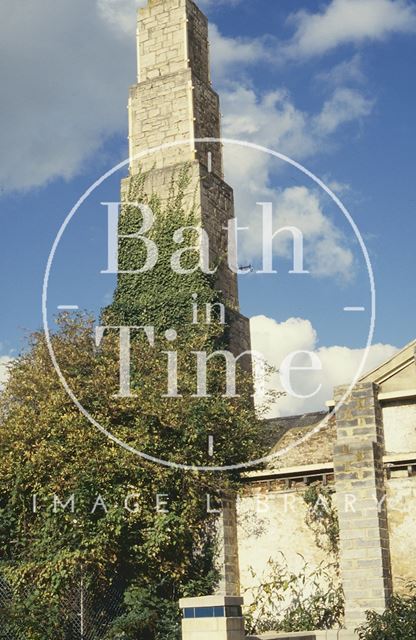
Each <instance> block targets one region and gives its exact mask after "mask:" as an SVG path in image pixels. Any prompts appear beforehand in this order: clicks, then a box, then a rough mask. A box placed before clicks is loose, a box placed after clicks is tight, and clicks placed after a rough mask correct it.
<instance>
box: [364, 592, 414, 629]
mask: <svg viewBox="0 0 416 640" xmlns="http://www.w3.org/2000/svg"><path fill="white" fill-rule="evenodd" d="M407 592H408V593H407V594H405V595H394V596H393V598H392V601H391V603H390V606H389V607H388V608H387V609H386V611H385V612H384V613H382V614H379V613H376V612H374V611H368V612H367V621H366V623H365V624H364V625H362V626H361V627H360V628H359V629H358V637H359V638H360V640H415V639H416V583H414V582H412V583H409V584H408V585H407Z"/></svg>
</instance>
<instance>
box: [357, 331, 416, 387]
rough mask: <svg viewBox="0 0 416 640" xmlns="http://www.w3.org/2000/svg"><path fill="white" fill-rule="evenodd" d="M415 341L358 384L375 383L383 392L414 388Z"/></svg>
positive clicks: (415, 378)
mask: <svg viewBox="0 0 416 640" xmlns="http://www.w3.org/2000/svg"><path fill="white" fill-rule="evenodd" d="M415 351H416V340H412V342H409V344H407V345H406V346H405V347H404V348H403V349H401V350H400V351H399V352H398V353H396V354H395V355H394V356H393V357H392V358H389V360H386V362H383V363H382V364H381V365H379V366H378V367H376V368H375V369H373V370H372V371H370V372H369V373H366V374H365V375H364V376H362V378H360V382H375V383H376V384H378V385H380V386H381V387H382V390H383V391H390V390H391V391H393V390H396V391H397V390H400V391H402V390H404V389H409V388H416V366H415Z"/></svg>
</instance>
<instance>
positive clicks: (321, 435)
mask: <svg viewBox="0 0 416 640" xmlns="http://www.w3.org/2000/svg"><path fill="white" fill-rule="evenodd" d="M327 417H328V412H327V411H318V412H315V413H305V414H303V415H300V416H289V417H286V418H274V419H272V420H265V421H264V423H263V425H262V430H263V437H264V444H265V445H268V447H267V448H268V450H269V452H270V453H274V452H278V451H281V450H284V449H287V448H289V451H287V452H286V453H284V454H283V455H282V456H279V457H277V458H274V459H273V460H271V461H270V462H269V463H268V465H267V466H268V468H273V469H283V468H286V467H295V466H299V465H304V464H316V463H325V462H331V461H332V447H333V444H334V442H335V439H336V428H335V420H334V418H333V417H331V418H330V419H329V420H327V421H326V422H325V418H327ZM320 423H322V428H321V429H320V430H319V431H318V432H317V433H313V432H314V430H315V429H316V427H318V425H320Z"/></svg>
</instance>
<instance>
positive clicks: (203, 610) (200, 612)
mask: <svg viewBox="0 0 416 640" xmlns="http://www.w3.org/2000/svg"><path fill="white" fill-rule="evenodd" d="M213 617H214V607H195V618H213Z"/></svg>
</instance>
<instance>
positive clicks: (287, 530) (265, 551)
mask: <svg viewBox="0 0 416 640" xmlns="http://www.w3.org/2000/svg"><path fill="white" fill-rule="evenodd" d="M304 490H305V489H304V488H301V487H300V488H298V489H289V490H285V489H284V482H282V481H276V482H270V483H262V484H260V483H254V482H253V484H251V485H248V486H247V488H246V490H245V491H244V492H243V494H242V495H241V497H240V500H239V502H238V543H239V556H240V571H241V587H242V595H244V598H245V602H246V604H249V603H250V602H251V601H252V589H253V587H256V586H258V585H259V584H261V581H262V579H264V577H265V575H267V572H268V566H267V563H268V561H269V560H270V559H271V560H274V561H278V562H281V561H283V562H285V561H287V563H288V566H289V567H290V570H291V571H294V572H299V571H301V569H302V567H303V566H304V563H305V561H306V562H307V563H308V564H309V565H310V568H311V569H315V568H317V567H318V566H319V564H320V563H321V562H325V561H327V560H328V557H327V554H326V553H325V552H324V551H322V550H321V549H319V548H318V547H317V545H316V542H315V537H314V534H313V532H312V531H311V529H310V528H309V527H308V526H307V524H306V522H305V519H306V514H307V505H306V503H305V501H304V499H303V492H304ZM300 554H301V555H300ZM252 571H254V574H255V576H254V577H253V574H252Z"/></svg>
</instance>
